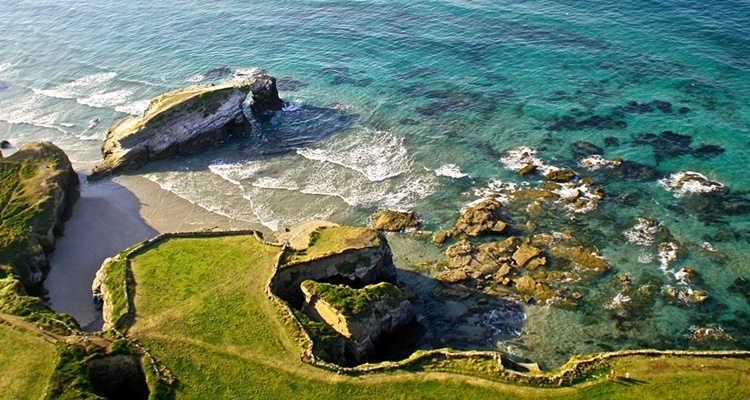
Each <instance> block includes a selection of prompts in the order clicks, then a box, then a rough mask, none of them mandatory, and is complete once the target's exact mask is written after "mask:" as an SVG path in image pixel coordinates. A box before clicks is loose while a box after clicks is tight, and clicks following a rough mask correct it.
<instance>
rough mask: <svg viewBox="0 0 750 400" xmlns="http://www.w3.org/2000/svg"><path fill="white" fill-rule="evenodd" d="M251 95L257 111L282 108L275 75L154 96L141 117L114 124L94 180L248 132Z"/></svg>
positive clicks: (251, 102) (191, 87) (92, 178)
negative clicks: (244, 106)
mask: <svg viewBox="0 0 750 400" xmlns="http://www.w3.org/2000/svg"><path fill="white" fill-rule="evenodd" d="M248 93H251V101H250V105H251V108H252V110H253V112H254V113H256V114H264V113H266V112H267V111H277V110H280V109H281V108H282V106H283V101H281V99H279V94H278V91H277V89H276V78H274V77H272V76H269V75H265V74H264V75H258V76H254V77H252V78H251V79H249V80H245V81H230V82H225V83H222V84H218V85H213V84H198V85H193V86H188V87H185V88H181V89H177V90H173V91H171V92H167V93H164V94H162V95H160V96H157V97H155V98H153V99H151V104H150V105H149V107H148V109H147V110H146V111H145V112H144V113H143V115H142V116H129V117H126V118H123V119H121V120H119V121H117V122H115V123H114V124H112V126H110V127H109V130H108V131H107V138H106V139H105V141H104V144H103V145H102V155H103V156H104V162H103V163H102V164H100V165H98V166H96V167H95V168H94V169H93V171H92V172H91V175H89V177H88V178H89V180H94V179H99V178H102V177H105V176H108V175H110V174H112V173H118V172H124V171H129V170H133V169H136V168H138V167H140V166H142V165H144V164H145V163H147V162H148V161H151V160H157V159H161V158H167V157H171V156H174V155H178V154H187V153H193V152H196V151H198V150H201V149H204V148H206V147H209V146H212V145H214V144H216V143H219V142H221V141H222V140H224V139H226V138H227V137H228V136H229V135H231V134H232V133H233V132H235V131H247V130H249V129H250V125H249V123H248V121H247V119H246V117H245V114H244V113H243V112H242V103H243V102H244V101H245V99H246V98H247V95H248Z"/></svg>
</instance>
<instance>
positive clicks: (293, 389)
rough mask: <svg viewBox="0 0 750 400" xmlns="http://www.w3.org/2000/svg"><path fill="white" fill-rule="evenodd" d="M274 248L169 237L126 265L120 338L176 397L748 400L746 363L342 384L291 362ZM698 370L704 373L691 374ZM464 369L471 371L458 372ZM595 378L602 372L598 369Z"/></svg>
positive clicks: (417, 376) (397, 377)
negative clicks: (131, 292) (568, 375)
mask: <svg viewBox="0 0 750 400" xmlns="http://www.w3.org/2000/svg"><path fill="white" fill-rule="evenodd" d="M278 252H279V248H278V247H274V246H270V245H266V244H262V243H261V242H259V241H258V240H257V239H255V238H254V237H252V236H232V237H222V238H210V239H171V240H168V241H166V242H164V243H162V244H161V245H160V246H159V247H158V248H156V249H154V250H151V251H149V252H147V253H144V254H142V255H140V256H138V257H136V258H135V260H134V262H133V271H134V274H135V278H136V281H137V282H138V286H137V288H136V293H137V294H136V300H135V306H136V310H137V318H136V322H135V325H134V326H133V327H132V328H131V329H130V334H131V335H132V336H134V337H136V338H138V339H139V340H140V341H141V342H142V343H144V344H145V345H146V346H147V347H148V348H149V349H151V350H152V352H153V353H154V354H155V355H156V356H157V357H158V358H159V359H160V360H161V361H162V362H163V363H164V364H165V365H166V366H167V367H169V368H170V369H171V370H172V371H173V372H174V373H175V375H176V377H177V378H178V380H179V386H178V388H177V398H178V399H183V398H184V399H203V398H271V399H273V398H286V399H290V398H294V399H328V398H347V399H370V398H388V399H390V398H393V399H413V398H426V399H430V398H433V399H446V398H455V399H461V398H471V399H474V398H477V397H479V396H488V397H489V396H493V397H495V398H505V399H513V398H524V399H528V398H532V399H533V398H540V399H542V398H543V399H547V398H641V399H644V398H669V397H670V396H672V397H673V398H686V397H688V396H691V397H693V398H732V397H735V398H737V397H742V396H743V394H744V395H750V390H749V389H748V384H749V383H750V381H749V380H750V375H749V374H748V372H749V371H750V361H748V360H742V359H720V358H715V359H701V358H665V357H660V358H644V357H630V358H621V359H616V360H614V361H611V362H610V365H608V366H606V368H605V369H607V372H608V369H609V368H615V369H617V370H618V371H619V372H620V373H621V374H624V373H625V371H628V372H630V374H631V376H632V378H634V379H635V380H637V381H634V382H632V383H622V382H609V381H606V379H604V378H603V377H602V378H599V379H597V380H594V381H592V382H589V383H586V384H583V385H579V386H576V387H574V388H561V389H537V388H531V387H523V386H516V385H509V384H506V383H501V382H495V381H491V380H487V379H481V378H478V377H477V376H480V375H481V374H482V373H481V367H478V368H477V369H476V370H477V371H478V372H476V373H474V375H476V376H467V375H463V376H459V375H457V374H455V373H450V370H452V369H455V367H454V368H451V365H454V364H448V365H447V366H443V367H430V366H426V367H424V368H425V369H427V370H426V371H423V372H418V371H416V370H412V371H395V372H387V373H378V374H370V375H362V376H359V377H349V376H344V375H337V374H335V373H331V372H327V371H324V370H321V369H318V368H315V367H312V366H309V365H307V364H304V363H302V362H300V360H299V357H300V348H299V347H298V345H297V343H296V342H295V339H294V337H293V332H290V330H289V329H288V328H287V325H285V324H284V322H283V321H281V319H280V318H279V314H278V312H277V310H276V308H275V306H274V304H273V303H272V302H271V301H270V300H269V299H268V298H266V296H265V295H264V293H263V288H264V286H265V284H266V281H267V279H268V277H269V275H270V274H271V272H272V268H273V263H274V261H275V257H276V256H277V255H278ZM701 364H703V365H704V366H705V367H700V365H701ZM461 368H462V369H463V370H464V371H469V370H470V369H471V368H464V367H461ZM601 373H602V374H605V372H604V371H602V372H601Z"/></svg>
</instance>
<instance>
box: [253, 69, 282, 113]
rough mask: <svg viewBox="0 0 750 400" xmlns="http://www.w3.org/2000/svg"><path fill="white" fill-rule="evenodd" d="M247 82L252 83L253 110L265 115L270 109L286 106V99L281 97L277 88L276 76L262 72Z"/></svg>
mask: <svg viewBox="0 0 750 400" xmlns="http://www.w3.org/2000/svg"><path fill="white" fill-rule="evenodd" d="M247 82H249V83H250V94H251V98H250V107H251V108H252V110H253V112H255V113H256V114H258V115H263V114H266V113H268V112H269V111H279V110H281V109H282V108H283V107H284V101H282V100H281V99H280V98H279V91H278V89H277V88H276V78H274V77H273V76H271V75H266V74H262V75H258V76H255V77H253V78H252V79H250V80H248V81H247Z"/></svg>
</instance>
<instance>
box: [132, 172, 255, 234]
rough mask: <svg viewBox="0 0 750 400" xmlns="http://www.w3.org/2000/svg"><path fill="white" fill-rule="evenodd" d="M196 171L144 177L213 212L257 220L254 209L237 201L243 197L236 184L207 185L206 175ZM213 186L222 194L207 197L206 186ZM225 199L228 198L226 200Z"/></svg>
mask: <svg viewBox="0 0 750 400" xmlns="http://www.w3.org/2000/svg"><path fill="white" fill-rule="evenodd" d="M194 174H195V172H191V173H185V172H169V173H162V174H156V173H153V174H145V175H144V177H145V178H146V179H148V180H150V181H152V182H154V183H156V184H158V185H159V187H161V188H162V189H163V190H166V191H168V192H171V193H172V194H174V195H176V196H178V197H181V198H183V199H185V200H187V201H188V202H190V203H192V204H195V205H197V206H199V207H201V208H203V209H206V210H208V211H210V212H212V213H215V214H218V215H221V216H224V217H227V218H231V219H235V220H238V221H250V222H257V218H256V217H255V214H254V213H253V210H252V209H249V210H248V207H247V206H246V205H245V206H243V205H242V204H239V203H237V202H236V199H238V198H242V191H241V190H239V191H238V190H237V189H241V188H238V187H235V186H232V187H230V188H224V190H222V189H221V188H222V185H221V184H216V182H214V183H215V184H212V185H206V179H205V178H206V177H200V176H198V177H197V176H196V175H194ZM207 186H209V187H210V188H211V194H220V195H221V196H222V198H221V199H219V198H218V197H219V196H214V197H207V196H205V191H206V187H207ZM224 200H228V202H227V201H224Z"/></svg>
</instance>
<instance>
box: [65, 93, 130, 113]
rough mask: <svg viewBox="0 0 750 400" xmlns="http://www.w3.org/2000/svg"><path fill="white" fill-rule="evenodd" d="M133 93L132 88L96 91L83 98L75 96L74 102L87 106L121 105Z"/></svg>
mask: <svg viewBox="0 0 750 400" xmlns="http://www.w3.org/2000/svg"><path fill="white" fill-rule="evenodd" d="M132 94H133V91H132V90H129V89H121V90H115V91H114V92H97V93H94V94H90V95H88V96H86V97H83V98H77V99H76V102H77V103H79V104H83V105H86V106H89V107H96V108H107V107H115V106H119V105H123V104H124V103H126V102H127V101H128V97H130V96H131V95H132Z"/></svg>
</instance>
